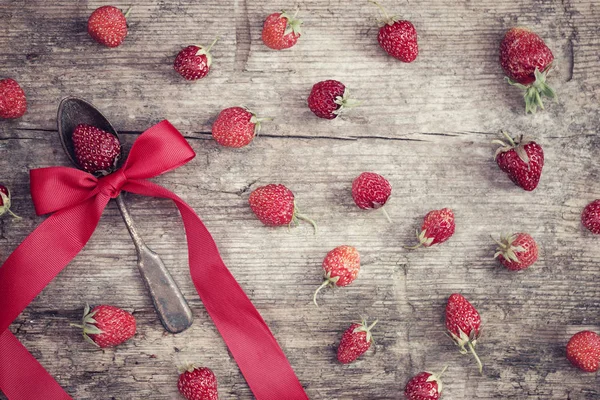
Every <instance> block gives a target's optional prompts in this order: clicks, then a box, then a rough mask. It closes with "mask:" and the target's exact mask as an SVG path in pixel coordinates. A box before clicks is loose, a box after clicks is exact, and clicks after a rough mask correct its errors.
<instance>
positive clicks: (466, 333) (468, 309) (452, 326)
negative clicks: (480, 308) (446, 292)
mask: <svg viewBox="0 0 600 400" xmlns="http://www.w3.org/2000/svg"><path fill="white" fill-rule="evenodd" d="M446 329H448V334H449V335H450V337H451V338H452V340H454V342H455V343H456V345H457V346H458V347H459V349H460V352H461V353H462V354H467V349H466V348H465V346H467V348H468V349H469V351H470V352H471V353H472V354H473V356H474V357H475V360H476V361H477V365H478V366H479V373H482V372H483V365H482V364H481V360H480V359H479V356H478V355H477V353H476V352H475V345H476V344H477V339H478V338H479V334H480V332H481V317H480V316H479V313H478V312H477V310H476V309H475V307H473V305H471V303H469V301H468V300H467V299H465V298H464V297H463V296H462V295H460V294H458V293H454V294H453V295H451V296H450V297H449V298H448V304H447V305H446Z"/></svg>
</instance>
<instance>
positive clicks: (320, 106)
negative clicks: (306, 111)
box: [308, 80, 359, 119]
mask: <svg viewBox="0 0 600 400" xmlns="http://www.w3.org/2000/svg"><path fill="white" fill-rule="evenodd" d="M358 104H359V102H358V101H356V100H354V99H351V98H350V97H349V94H348V90H347V89H346V86H344V84H343V83H342V82H338V81H334V80H328V81H322V82H318V83H315V84H314V86H313V88H312V90H311V92H310V95H309V96H308V108H310V110H311V111H312V112H313V113H315V115H316V116H317V117H319V118H325V119H334V118H336V117H337V116H338V115H340V114H341V113H342V112H344V111H346V110H347V109H348V108H352V107H356V106H357V105H358Z"/></svg>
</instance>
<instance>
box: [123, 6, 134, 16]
mask: <svg viewBox="0 0 600 400" xmlns="http://www.w3.org/2000/svg"><path fill="white" fill-rule="evenodd" d="M132 8H133V6H129V8H128V9H127V11H125V18H127V17H129V13H130V12H131V9H132Z"/></svg>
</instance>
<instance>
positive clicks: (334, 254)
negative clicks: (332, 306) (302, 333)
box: [313, 246, 360, 307]
mask: <svg viewBox="0 0 600 400" xmlns="http://www.w3.org/2000/svg"><path fill="white" fill-rule="evenodd" d="M359 271H360V254H358V250H356V248H354V247H352V246H338V247H336V248H335V249H333V250H331V251H330V252H329V253H327V255H326V256H325V259H324V260H323V274H324V278H325V279H324V281H323V284H321V286H319V288H318V289H317V290H316V291H315V294H314V295H313V302H314V303H315V305H316V306H317V307H318V306H319V305H318V304H317V294H318V293H319V291H320V290H321V289H323V288H324V287H325V286H331V287H335V286H338V287H342V286H348V285H349V284H351V283H352V282H353V281H354V280H355V279H356V277H357V276H358V272H359Z"/></svg>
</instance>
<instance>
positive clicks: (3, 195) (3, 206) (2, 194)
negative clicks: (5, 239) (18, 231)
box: [0, 185, 21, 219]
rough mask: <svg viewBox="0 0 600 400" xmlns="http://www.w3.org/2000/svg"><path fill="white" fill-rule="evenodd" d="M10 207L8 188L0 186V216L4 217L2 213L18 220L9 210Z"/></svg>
mask: <svg viewBox="0 0 600 400" xmlns="http://www.w3.org/2000/svg"><path fill="white" fill-rule="evenodd" d="M10 206H11V195H10V191H9V190H8V188H7V187H6V186H4V185H0V216H1V215H4V213H9V214H10V215H12V216H13V217H14V218H17V219H20V218H21V217H19V216H18V215H17V214H15V213H14V212H12V211H11V210H10Z"/></svg>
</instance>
